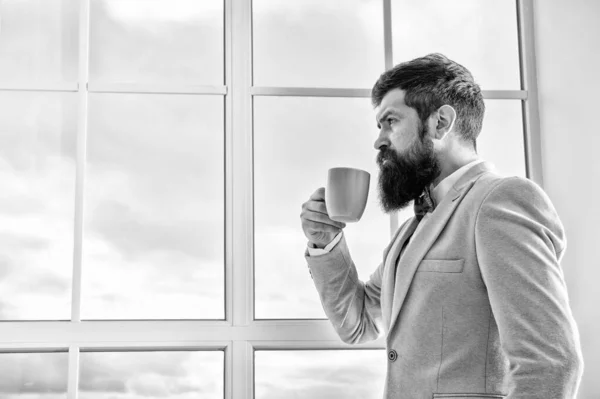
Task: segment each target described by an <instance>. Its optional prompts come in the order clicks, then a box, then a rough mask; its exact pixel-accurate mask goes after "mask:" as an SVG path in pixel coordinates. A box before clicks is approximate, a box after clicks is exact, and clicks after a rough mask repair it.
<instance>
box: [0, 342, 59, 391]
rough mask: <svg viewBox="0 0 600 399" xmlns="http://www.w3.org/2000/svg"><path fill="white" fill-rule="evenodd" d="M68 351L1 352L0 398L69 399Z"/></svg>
mask: <svg viewBox="0 0 600 399" xmlns="http://www.w3.org/2000/svg"><path fill="white" fill-rule="evenodd" d="M68 363H69V354H68V353H66V352H57V353H1V354H0V398H2V399H23V398H31V399H34V398H35V399H38V398H39V399H66V398H67V380H68Z"/></svg>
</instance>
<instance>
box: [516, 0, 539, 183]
mask: <svg viewBox="0 0 600 399" xmlns="http://www.w3.org/2000/svg"><path fill="white" fill-rule="evenodd" d="M516 1H517V28H518V31H519V60H520V67H521V68H520V70H521V71H520V72H521V89H522V90H525V91H526V92H527V99H526V100H525V101H523V102H522V104H523V132H524V140H525V165H526V168H527V177H529V178H530V179H532V180H533V181H535V182H536V183H537V184H539V185H540V186H542V187H543V183H544V182H543V176H542V143H541V132H540V116H539V104H538V95H537V92H538V89H537V76H536V61H535V38H534V33H533V1H532V0H516Z"/></svg>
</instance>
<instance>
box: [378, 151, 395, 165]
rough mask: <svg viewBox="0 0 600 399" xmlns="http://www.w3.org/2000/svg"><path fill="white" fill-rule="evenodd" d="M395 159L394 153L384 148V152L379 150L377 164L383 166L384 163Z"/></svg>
mask: <svg viewBox="0 0 600 399" xmlns="http://www.w3.org/2000/svg"><path fill="white" fill-rule="evenodd" d="M394 160H395V157H394V154H393V153H392V151H390V150H389V149H387V148H384V149H382V150H379V153H378V154H377V159H376V161H377V164H378V165H379V166H381V165H383V162H384V161H394Z"/></svg>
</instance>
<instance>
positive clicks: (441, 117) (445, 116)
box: [435, 104, 456, 140]
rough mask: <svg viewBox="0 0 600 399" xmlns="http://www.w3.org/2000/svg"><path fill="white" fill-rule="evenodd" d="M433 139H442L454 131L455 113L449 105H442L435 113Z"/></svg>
mask: <svg viewBox="0 0 600 399" xmlns="http://www.w3.org/2000/svg"><path fill="white" fill-rule="evenodd" d="M436 117H437V120H436V124H435V138H436V139H438V140H441V139H443V138H444V137H445V136H446V135H447V134H448V133H450V132H451V131H452V129H454V123H455V122H456V111H455V110H454V108H452V107H451V106H450V105H447V104H445V105H442V106H441V107H440V108H438V110H437V112H436Z"/></svg>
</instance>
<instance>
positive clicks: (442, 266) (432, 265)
mask: <svg viewBox="0 0 600 399" xmlns="http://www.w3.org/2000/svg"><path fill="white" fill-rule="evenodd" d="M464 265H465V260H464V259H456V260H447V259H423V260H422V261H421V263H420V264H419V268H418V269H417V272H435V273H462V271H463V267H464Z"/></svg>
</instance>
